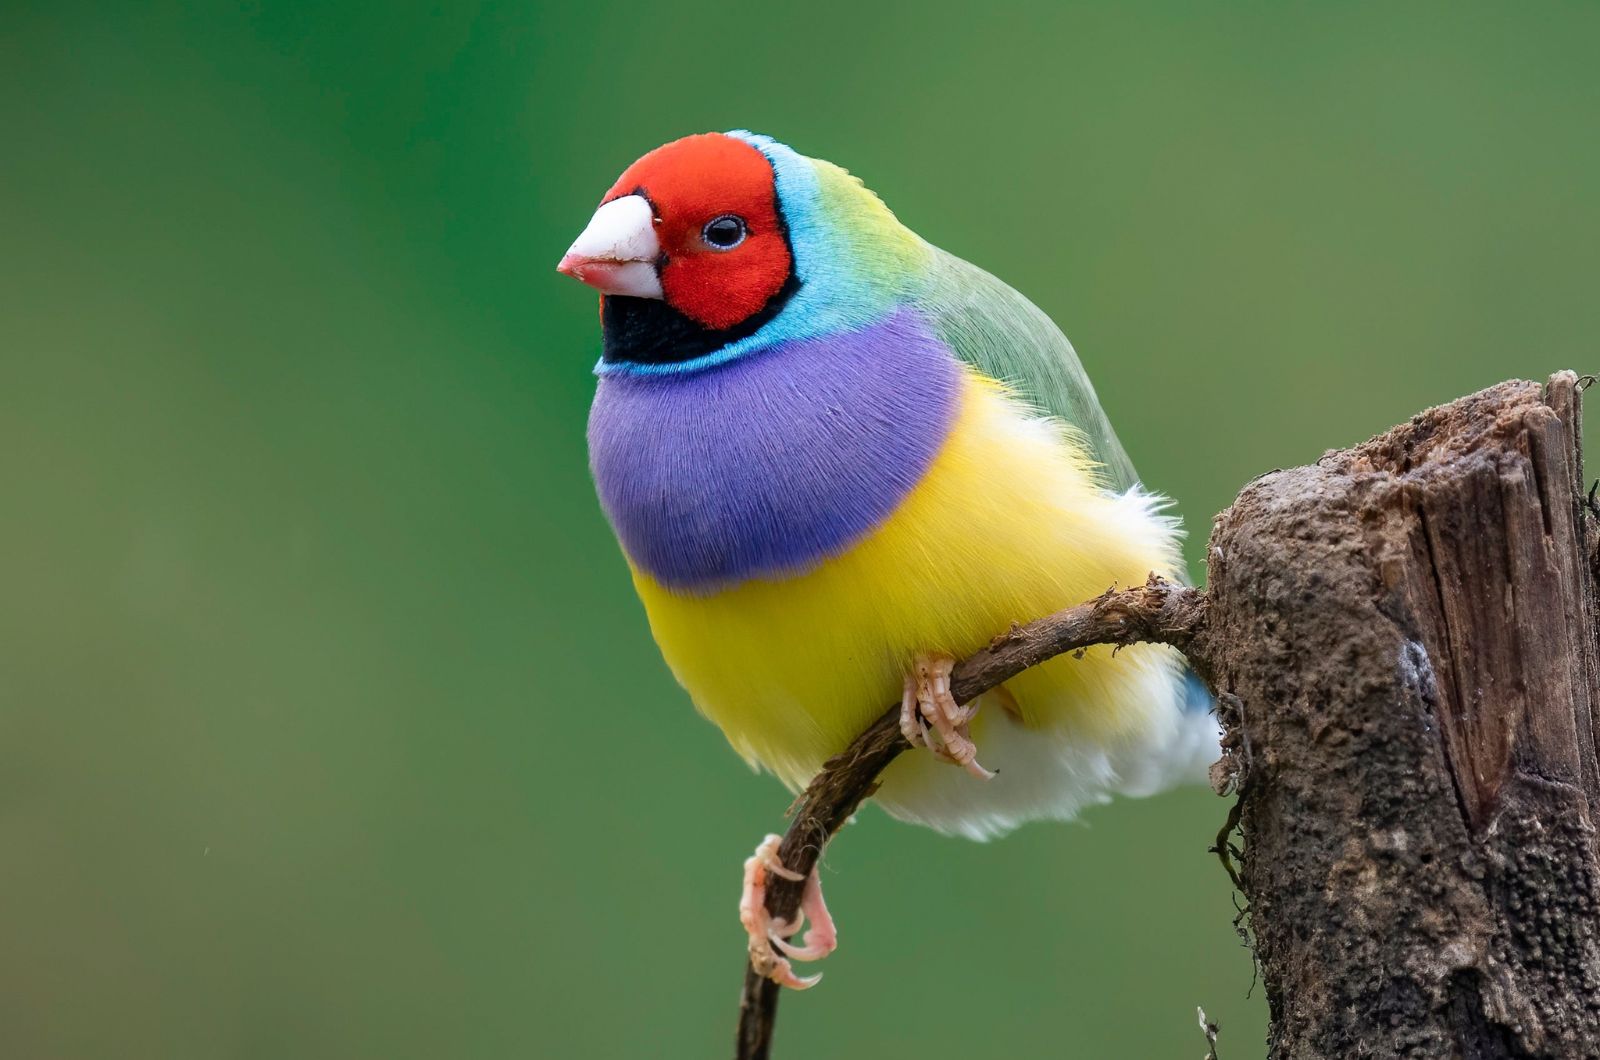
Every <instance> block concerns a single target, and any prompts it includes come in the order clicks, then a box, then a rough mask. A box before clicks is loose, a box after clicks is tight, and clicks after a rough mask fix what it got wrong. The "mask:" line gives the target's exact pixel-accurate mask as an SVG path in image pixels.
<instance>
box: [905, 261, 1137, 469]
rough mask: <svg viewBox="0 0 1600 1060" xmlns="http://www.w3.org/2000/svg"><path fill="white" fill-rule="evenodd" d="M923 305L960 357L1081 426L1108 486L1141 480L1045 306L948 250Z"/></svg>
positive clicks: (922, 299) (920, 302) (935, 266)
mask: <svg viewBox="0 0 1600 1060" xmlns="http://www.w3.org/2000/svg"><path fill="white" fill-rule="evenodd" d="M917 304H918V307H919V308H920V309H922V311H923V312H924V313H927V314H928V315H929V316H930V317H932V319H933V322H934V326H935V327H936V328H937V329H938V332H939V337H940V338H942V339H943V340H944V341H945V343H946V344H947V345H949V347H950V348H951V349H952V350H954V351H955V354H956V356H958V357H960V358H961V359H962V360H963V361H965V362H967V363H968V364H970V365H972V366H973V367H974V368H976V369H977V370H978V371H980V372H982V373H984V374H985V375H987V376H990V377H992V378H994V379H998V380H1000V381H1001V382H1003V383H1005V384H1007V385H1008V386H1009V387H1011V389H1012V390H1013V391H1014V392H1015V393H1016V394H1017V395H1018V396H1019V397H1021V398H1023V399H1024V400H1026V401H1028V402H1029V403H1030V404H1032V405H1034V406H1035V407H1037V408H1038V409H1040V410H1041V411H1043V412H1047V413H1049V414H1050V415H1052V416H1054V417H1056V418H1057V419H1060V420H1062V421H1064V422H1065V423H1067V424H1069V425H1070V426H1071V427H1073V428H1074V429H1075V430H1077V431H1078V432H1079V433H1080V434H1081V435H1082V436H1083V438H1084V439H1085V440H1086V442H1087V443H1088V446H1089V450H1090V452H1091V453H1092V454H1093V456H1094V458H1095V460H1097V461H1099V462H1100V464H1101V465H1102V466H1103V467H1104V469H1105V472H1104V473H1105V479H1106V486H1107V487H1108V488H1111V489H1115V490H1118V491H1122V490H1126V489H1127V488H1128V487H1130V486H1133V485H1135V484H1137V483H1138V481H1139V476H1138V475H1137V474H1136V473H1135V472H1134V470H1133V462H1132V461H1130V460H1129V459H1128V454H1127V453H1126V452H1124V451H1123V449H1122V443H1121V442H1119V441H1117V435H1116V432H1115V431H1113V430H1112V429H1111V422H1110V421H1109V420H1107V419H1106V414H1105V411H1104V410H1103V409H1101V408H1100V400H1099V399H1098V398H1097V397H1095V393H1094V386H1093V384H1091V383H1090V382H1089V376H1088V374H1087V373H1085V372H1084V370H1083V365H1081V364H1079V363H1078V355H1077V353H1076V352H1075V351H1074V350H1073V349H1072V343H1070V342H1068V341H1067V337H1066V336H1065V335H1063V334H1062V333H1061V329H1060V328H1058V327H1056V326H1055V324H1054V323H1053V322H1051V320H1050V318H1049V317H1047V316H1045V314H1044V311H1043V310H1041V309H1040V308H1039V307H1038V306H1036V305H1034V304H1033V303H1032V302H1030V301H1028V300H1027V299H1026V298H1024V297H1023V296H1022V295H1020V294H1018V293H1017V292H1016V291H1014V290H1012V289H1011V288H1010V287H1007V286H1006V285H1005V284H1004V283H1001V282H1000V281H999V280H997V279H995V278H994V277H993V276H990V275H989V274H988V273H987V272H984V271H983V270H982V269H980V268H978V267H977V266H976V265H970V264H968V263H967V262H965V261H962V260H961V259H960V258H958V257H956V256H955V255H953V254H947V253H945V252H944V251H942V250H935V251H934V261H933V267H932V270H931V277H930V285H929V287H928V289H927V290H926V292H925V293H924V294H923V295H922V296H921V297H920V298H918V299H917Z"/></svg>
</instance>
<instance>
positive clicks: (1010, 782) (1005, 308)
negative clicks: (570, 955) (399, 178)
mask: <svg viewBox="0 0 1600 1060" xmlns="http://www.w3.org/2000/svg"><path fill="white" fill-rule="evenodd" d="M1035 223H1036V224H1037V225H1041V226H1042V225H1044V224H1047V223H1048V222H1047V221H1045V220H1044V219H1037V220H1036V222H1035ZM557 268H558V271H560V272H561V273H564V274H566V275H568V276H571V277H573V278H575V279H577V280H580V281H582V282H583V283H585V284H587V285H589V286H590V287H592V288H594V289H596V290H597V291H598V292H599V293H600V324H601V327H600V350H601V354H600V360H599V363H598V364H597V365H596V367H595V373H596V375H597V377H598V379H597V384H596V387H595V394H594V400H593V404H592V406H591V408H590V414H589V421H588V445H589V460H590V470H591V472H592V475H593V478H594V482H595V486H596V491H597V494H598V498H599V501H600V505H601V507H602V509H603V510H604V513H605V515H606V517H607V519H608V520H609V523H610V525H611V527H612V529H613V531H614V532H615V535H616V538H617V540H618V542H619V544H620V546H621V551H622V553H623V555H624V557H625V559H626V562H627V565H628V567H629V570H630V572H631V576H632V580H633V585H634V588H635V590H636V591H637V594H638V596H639V599H640V600H641V602H642V603H643V606H644V610H645V613H646V615H647V617H648V620H649V625H650V630H651V632H652V634H653V636H654V639H655V641H656V644H657V645H658V646H659V649H660V651H661V654H662V656H663V658H664V659H665V661H666V663H667V665H668V667H669V668H670V669H671V671H672V673H673V675H674V676H675V678H676V679H677V681H678V682H679V683H680V684H681V685H682V686H683V688H684V689H685V690H687V692H688V695H689V697H690V699H691V700H692V701H693V703H694V705H695V707H696V708H697V709H698V710H699V711H700V712H701V713H702V714H703V715H705V717H707V718H708V719H710V720H711V721H712V722H713V723H714V724H715V725H716V726H717V727H718V728H720V729H721V730H722V733H723V735H724V736H725V737H726V739H727V741H728V743H729V744H730V745H731V746H732V747H733V749H734V750H735V751H737V752H738V754H739V755H741V756H742V757H743V758H744V759H746V760H747V761H748V762H749V763H751V764H752V765H753V766H756V767H758V768H760V769H764V770H766V771H768V772H770V773H772V774H773V775H775V776H776V777H777V778H778V779H779V780H780V781H782V782H783V783H784V784H785V785H786V786H787V787H789V788H790V789H791V790H798V789H799V788H801V787H803V786H804V785H805V783H806V782H807V780H808V779H809V778H810V777H811V776H812V775H814V774H815V773H816V772H817V771H818V769H819V768H820V767H821V766H822V764H823V763H824V762H825V761H826V760H827V759H828V758H829V757H830V756H832V755H833V754H835V753H837V752H839V751H841V750H843V749H844V748H845V747H846V746H848V745H849V743H850V742H851V740H852V739H853V738H854V737H855V736H857V735H858V734H859V733H860V732H861V731H862V730H863V729H865V728H866V727H867V726H868V725H870V724H871V723H872V722H873V721H874V720H875V719H876V718H877V717H879V716H880V715H881V714H882V713H883V711H884V710H885V707H886V705H887V704H890V703H893V702H895V701H897V700H898V701H899V703H900V723H901V730H902V732H903V733H904V735H905V737H906V739H907V740H908V742H910V743H911V744H912V745H913V746H914V747H915V748H918V749H921V750H924V751H926V752H927V753H919V754H903V755H901V756H900V757H899V758H898V759H897V760H896V761H894V762H893V763H892V764H891V765H890V766H889V767H888V768H887V769H886V770H885V772H884V774H883V776H882V777H881V784H880V786H879V788H878V790H877V792H876V794H875V796H874V801H875V802H876V803H877V804H878V805H879V806H881V807H882V808H883V809H884V810H886V811H887V812H888V813H889V814H890V815H891V816H892V817H895V818H898V819H900V820H903V821H907V822H911V823H914V824H920V825H925V826H928V827H931V828H933V829H935V830H937V831H940V832H943V833H946V834H952V835H959V836H965V837H968V838H972V839H978V840H983V839H988V838H991V837H995V836H998V835H1001V834H1003V833H1005V832H1008V831H1010V830H1011V829H1013V828H1015V827H1017V826H1018V825H1021V824H1022V823H1024V822H1028V821H1033V820H1044V819H1056V820H1066V819H1071V818H1072V817H1074V816H1075V815H1076V814H1077V813H1078V812H1079V811H1080V810H1082V809H1083V808H1084V807H1086V806H1088V805H1091V804H1095V803H1100V802H1104V801H1107V800H1108V799H1109V798H1110V797H1111V796H1113V795H1117V794H1126V795H1135V796H1137V795H1148V794H1153V793H1155V792H1157V791H1161V790H1164V789H1166V788H1168V787H1172V786H1175V785H1177V784H1180V783H1185V782H1199V781H1202V780H1203V779H1204V778H1205V775H1206V771H1207V767H1208V766H1209V764H1210V763H1211V762H1212V761H1213V760H1214V759H1215V758H1216V757H1217V755H1218V740H1219V731H1218V727H1217V722H1216V719H1215V717H1214V716H1213V710H1212V707H1213V704H1212V700H1211V697H1210V695H1209V694H1208V693H1207V692H1206V691H1205V688H1204V686H1203V685H1202V684H1201V683H1200V682H1199V680H1198V679H1197V678H1196V677H1195V675H1194V674H1193V673H1192V671H1190V670H1189V669H1188V668H1187V666H1186V664H1185V663H1184V661H1183V659H1182V657H1181V656H1180V655H1178V654H1177V653H1176V652H1175V651H1173V650H1172V649H1170V648H1167V647H1164V646H1160V645H1148V644H1144V645H1133V646H1130V647H1126V648H1123V649H1121V650H1113V649H1111V648H1108V647H1096V648H1089V649H1087V650H1085V651H1083V652H1081V653H1077V654H1075V655H1073V656H1070V657H1060V658H1056V659H1053V660H1050V661H1048V662H1045V663H1043V664H1042V665H1040V666H1037V667H1035V668H1033V669H1030V670H1027V671H1025V672H1023V673H1021V674H1018V675H1017V676H1016V677H1013V678H1011V679H1010V680H1008V681H1007V682H1005V684H1003V685H1001V686H1000V687H999V688H997V689H995V690H993V691H991V692H989V693H987V694H985V695H983V696H981V697H979V698H978V699H977V700H975V701H973V702H972V703H970V704H967V705H965V706H961V705H958V704H957V703H956V701H955V699H954V698H953V697H952V695H951V692H950V673H951V669H952V666H953V664H954V662H955V661H956V660H958V659H960V658H964V657H965V656H967V655H969V654H971V653H972V652H973V651H975V650H977V649H979V648H981V647H983V646H985V645H986V644H988V643H989V642H990V641H991V640H992V639H993V638H994V637H995V636H996V635H997V634H998V633H1000V632H1002V631H1004V630H1006V629H1008V628H1009V627H1010V626H1011V624H1013V623H1016V622H1025V621H1028V620H1031V619H1033V618H1037V617H1040V616H1042V615H1046V614H1049V613H1051V612H1054V611H1057V610H1060V609H1062V608H1064V607H1068V606H1071V605H1074V604H1077V603H1080V602H1082V601H1084V600H1087V599H1089V598H1091V597H1094V596H1097V595H1098V594H1100V593H1102V592H1103V591H1105V590H1106V589H1107V588H1108V587H1112V586H1116V585H1123V586H1127V585H1133V584H1142V583H1144V582H1145V580H1146V578H1147V577H1148V576H1149V575H1151V574H1154V575H1157V576H1159V577H1164V578H1168V579H1174V580H1180V581H1181V580H1184V579H1185V577H1186V574H1185V571H1184V568H1183V560H1182V558H1181V540H1182V527H1181V523H1180V521H1179V519H1178V518H1177V517H1176V516H1174V515H1173V514H1172V513H1171V510H1170V502H1169V501H1167V500H1166V499H1165V498H1164V497H1163V496H1162V495H1160V494H1157V493H1154V492H1151V491H1149V490H1147V489H1146V488H1145V487H1144V486H1143V485H1142V484H1141V483H1140V481H1139V478H1138V476H1137V475H1136V473H1135V472H1134V468H1133V465H1132V463H1131V461H1130V460H1129V458H1128V456H1127V453H1126V452H1125V451H1124V449H1123V447H1122V445H1121V443H1120V442H1119V441H1118V440H1117V436H1116V434H1115V433H1114V431H1113V430H1112V427H1111V424H1110V422H1109V420H1108V419H1107V416H1106V414H1105V412H1104V411H1103V409H1102V408H1101V406H1100V402H1099V400H1098V398H1097V396H1096V394H1095V390H1094V387H1093V386H1092V385H1091V383H1090V381H1089V378H1088V375H1087V374H1086V373H1085V370H1084V368H1083V366H1082V364H1081V363H1080V361H1079V359H1078V356H1077V354H1076V352H1075V351H1074V349H1073V347H1072V345H1071V343H1070V342H1069V341H1068V340H1067V338H1066V336H1065V335H1064V334H1063V333H1062V331H1061V329H1060V328H1058V327H1057V326H1056V325H1055V324H1054V323H1053V322H1052V321H1051V319H1050V317H1049V316H1047V315H1046V314H1045V313H1044V311H1042V310H1041V309H1039V308H1038V307H1037V306H1035V305H1034V304H1033V303H1032V302H1031V301H1029V300H1028V299H1027V298H1026V297H1024V296H1023V295H1022V294H1020V293H1018V292H1017V291H1016V290H1014V289H1013V288H1011V287H1010V286H1008V285H1006V284H1005V283H1003V282H1002V281H1000V280H999V279H996V278H995V277H994V276H992V275H990V274H989V273H988V272H985V271H984V270H982V269H980V268H979V267H977V266H976V265H972V264H969V263H968V262H966V261H964V260H963V259H961V258H959V257H957V256H955V255H954V254H950V253H947V252H945V251H943V250H940V249H938V248H937V247H935V246H933V245H932V244H930V243H928V242H926V241H925V240H923V239H922V238H921V237H920V236H918V235H917V234H915V233H914V232H913V231H912V230H911V229H910V228H908V227H906V226H905V225H904V224H902V223H901V222H900V221H899V219H898V218H897V217H896V216H895V215H894V213H893V212H891V210H890V209H889V208H888V207H887V206H886V205H885V204H884V202H883V201H882V200H881V199H880V198H878V196H877V195H875V194H874V193H873V192H871V191H869V190H868V189H867V187H866V186H865V185H864V184H863V183H862V182H861V181H860V180H859V179H857V178H856V177H854V176H852V175H851V174H850V173H849V172H847V171H846V170H845V169H843V168H841V167H839V166H836V165H834V164H832V163H830V162H826V161H823V160H820V159H816V158H811V157H808V156H805V155H802V154H800V153H798V152H797V151H795V150H794V149H792V148H790V147H789V146H787V145H786V144H784V143H781V142H779V141H777V140H775V139H773V138H771V137H768V136H765V135H759V134H756V133H752V132H749V131H745V130H736V131H732V132H726V133H719V132H712V133H700V134H696V135H692V136H686V137H683V138H681V139H678V140H674V141H672V142H670V143H667V144H665V145H664V146H661V147H658V148H656V149H654V150H652V151H650V152H649V153H647V154H645V155H644V156H642V157H641V158H639V159H638V160H637V161H635V162H634V163H633V164H632V165H630V166H628V167H627V169H626V170H624V171H623V173H622V175H621V176H620V177H619V178H617V180H616V181H615V182H614V183H613V184H612V185H611V186H610V188H609V190H607V191H606V193H605V194H604V196H603V197H602V199H601V201H600V205H599V206H598V208H597V209H596V210H595V212H594V214H593V216H592V218H591V219H590V221H589V223H588V224H587V226H586V227H584V228H583V230H582V232H581V234H580V235H579V236H578V238H577V239H576V240H575V241H574V242H573V243H572V245H571V247H570V248H569V249H568V251H567V253H566V254H565V255H564V256H563V257H562V258H561V260H560V263H559V265H558V266H557ZM777 843H778V837H777V836H773V835H769V836H767V837H765V838H764V839H763V840H762V841H761V843H760V844H759V845H758V847H757V849H756V852H755V853H754V854H753V855H752V856H751V857H750V858H748V859H747V860H746V862H745V864H744V873H743V889H742V893H741V899H740V906H739V911H740V920H741V923H742V925H743V927H744V930H745V932H746V934H747V936H748V948H749V951H750V955H751V961H752V964H753V965H754V966H755V967H756V968H757V970H758V971H760V972H762V974H764V975H766V976H767V977H769V978H771V979H772V980H773V981H775V982H777V983H780V984H782V985H785V986H789V987H795V988H804V987H807V986H810V985H812V984H813V983H814V982H815V981H816V980H817V979H818V978H820V975H811V976H803V977H802V976H800V975H798V974H797V973H796V972H795V970H794V967H793V965H792V964H791V960H790V959H791V958H792V959H795V960H800V961H814V960H818V959H820V958H822V957H824V956H826V955H827V954H828V953H829V952H831V951H832V950H833V949H834V947H835V946H836V945H837V930H836V928H835V925H834V922H833V919H832V917H831V916H830V915H829V912H828V909H827V906H826V903H825V902H824V900H823V897H822V889H821V884H820V881H819V879H818V877H817V875H816V871H815V869H813V870H812V872H811V874H810V876H809V877H808V878H807V879H806V881H805V885H804V891H803V899H802V903H801V911H800V916H799V918H797V920H796V921H795V922H794V923H785V922H776V921H773V920H772V919H771V918H770V917H769V916H768V915H767V912H766V910H765V907H764V894H765V888H766V885H767V882H768V881H769V880H770V878H771V876H772V875H773V874H777V875H781V876H785V877H788V878H792V879H795V880H798V879H800V877H799V876H798V875H797V874H794V873H792V872H790V871H789V870H788V869H787V868H786V867H784V866H783V865H782V863H781V862H780V861H779V860H778V858H777ZM802 921H809V928H808V931H807V933H806V935H805V937H804V938H803V939H801V940H800V941H798V942H796V941H793V938H794V937H797V935H798V931H799V928H800V927H801V924H802Z"/></svg>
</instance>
